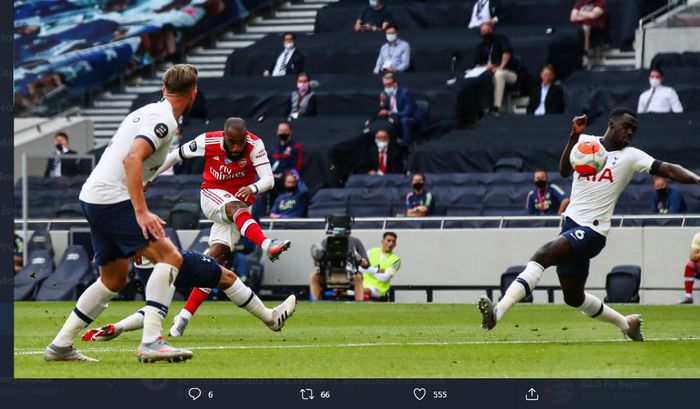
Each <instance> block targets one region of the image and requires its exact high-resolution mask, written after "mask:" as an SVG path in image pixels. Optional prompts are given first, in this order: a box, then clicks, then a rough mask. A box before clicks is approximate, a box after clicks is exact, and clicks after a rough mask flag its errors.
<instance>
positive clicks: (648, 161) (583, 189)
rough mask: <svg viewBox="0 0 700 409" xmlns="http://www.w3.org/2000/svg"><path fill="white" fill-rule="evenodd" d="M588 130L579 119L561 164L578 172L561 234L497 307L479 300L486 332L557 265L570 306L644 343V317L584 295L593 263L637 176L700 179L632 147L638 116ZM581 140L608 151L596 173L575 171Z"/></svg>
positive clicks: (625, 112)
mask: <svg viewBox="0 0 700 409" xmlns="http://www.w3.org/2000/svg"><path fill="white" fill-rule="evenodd" d="M586 126H587V117H586V116H585V115H583V116H578V117H576V118H574V120H573V130H572V133H571V135H570V137H569V141H568V143H567V144H566V148H565V149H564V152H563V153H562V156H561V159H560V161H559V173H560V174H561V175H562V176H563V177H568V176H570V175H572V174H574V178H573V183H572V186H571V203H570V204H569V207H568V208H567V209H566V212H564V214H563V216H565V221H564V225H563V227H562V230H561V233H560V234H559V236H558V237H557V238H555V239H554V240H552V241H550V242H549V243H547V244H545V245H544V246H542V247H541V248H540V249H539V250H537V251H536V252H535V254H534V256H532V258H531V259H530V261H529V262H528V263H527V266H526V267H525V270H524V271H523V272H522V273H520V274H519V275H518V277H517V278H516V279H515V280H514V281H513V283H512V284H511V285H510V286H509V287H508V289H507V290H506V292H505V294H504V295H503V298H502V299H501V301H500V302H499V303H498V304H497V305H495V306H494V305H493V303H492V301H491V300H490V299H489V298H488V297H486V296H483V297H481V298H480V299H479V302H478V308H479V311H480V312H481V315H482V323H481V326H482V327H483V328H484V329H486V330H491V329H493V328H494V327H495V326H496V324H497V323H498V322H499V321H500V320H502V319H503V317H504V316H505V314H506V313H507V312H508V310H509V309H510V308H511V307H512V306H513V305H515V303H517V302H518V301H520V300H521V299H523V298H524V297H525V296H526V295H528V294H530V292H531V291H532V290H533V289H534V288H535V287H536V286H537V283H538V282H539V280H540V278H541V277H542V274H544V270H545V269H547V268H548V267H550V266H557V275H558V276H559V282H560V284H561V289H562V292H563V293H564V302H566V304H567V305H569V306H571V307H574V308H578V309H579V310H581V312H583V313H584V314H586V315H588V316H589V317H591V318H595V319H597V320H600V321H604V322H609V323H611V324H613V325H615V326H616V327H618V328H619V329H620V330H622V333H623V334H624V335H626V336H627V337H629V338H630V339H632V340H634V341H643V340H644V337H643V335H642V328H641V326H642V318H641V316H640V315H637V314H634V315H628V316H626V317H625V316H623V315H622V314H620V313H619V312H617V311H615V310H614V309H612V308H610V307H609V306H607V305H605V304H603V302H602V301H601V300H600V299H598V298H597V297H596V296H594V295H592V294H589V293H587V292H586V291H585V285H586V278H587V277H588V269H589V265H590V260H591V259H592V258H593V257H595V256H596V255H598V253H600V251H601V250H602V249H603V247H605V242H606V236H607V234H608V231H609V230H610V218H611V216H612V213H613V210H614V209H615V204H616V203H617V199H618V198H619V196H620V194H621V193H622V191H623V190H624V189H625V187H626V186H627V184H628V183H629V182H630V180H631V179H632V177H633V176H634V174H635V173H649V174H651V175H659V176H663V177H667V178H670V179H672V180H675V181H677V182H680V183H687V184H690V183H694V184H700V177H699V176H698V175H696V174H694V173H693V172H690V171H688V170H687V169H685V168H683V167H681V166H679V165H674V164H671V163H665V162H662V161H659V160H655V159H654V158H652V157H651V156H649V155H647V154H646V153H644V152H643V151H641V150H639V149H637V148H633V147H631V146H629V145H630V142H631V140H632V138H633V137H634V133H635V132H636V130H637V115H636V113H635V112H634V111H632V110H630V109H627V108H617V109H615V110H613V111H612V112H611V113H610V117H609V119H608V128H607V130H606V132H605V135H604V136H603V137H602V138H601V137H596V136H592V135H584V134H582V133H583V131H584V130H585V129H586ZM579 141H582V142H584V141H588V142H591V143H592V144H594V145H595V144H598V143H601V144H602V145H603V147H604V148H605V149H606V150H607V151H608V155H607V160H606V162H605V164H604V166H603V167H602V169H600V170H599V171H598V172H597V173H595V174H591V175H588V176H585V175H581V174H579V172H575V171H574V168H573V167H572V164H571V162H570V160H569V156H570V154H571V151H572V149H573V148H574V145H576V144H577V143H578V142H579Z"/></svg>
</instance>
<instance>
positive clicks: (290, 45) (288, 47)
mask: <svg viewBox="0 0 700 409" xmlns="http://www.w3.org/2000/svg"><path fill="white" fill-rule="evenodd" d="M284 48H285V49H287V50H291V49H292V48H294V43H287V42H285V43H284Z"/></svg>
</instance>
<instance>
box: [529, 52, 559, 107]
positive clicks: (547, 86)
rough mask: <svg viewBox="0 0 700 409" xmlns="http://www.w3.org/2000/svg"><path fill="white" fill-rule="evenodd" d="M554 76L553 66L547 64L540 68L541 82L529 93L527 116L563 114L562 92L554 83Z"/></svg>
mask: <svg viewBox="0 0 700 409" xmlns="http://www.w3.org/2000/svg"><path fill="white" fill-rule="evenodd" d="M555 78H556V75H555V73H554V66H552V65H551V64H547V65H545V66H544V67H543V68H542V72H541V73H540V79H541V80H542V82H541V83H540V85H539V86H537V87H532V90H531V91H530V102H529V103H528V105H527V114H528V115H549V114H563V113H564V108H565V105H564V90H562V88H561V87H560V86H559V85H557V84H555V83H554V79H555Z"/></svg>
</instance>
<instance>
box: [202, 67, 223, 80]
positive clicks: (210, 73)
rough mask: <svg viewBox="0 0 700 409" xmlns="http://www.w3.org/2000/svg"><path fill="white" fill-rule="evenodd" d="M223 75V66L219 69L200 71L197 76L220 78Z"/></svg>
mask: <svg viewBox="0 0 700 409" xmlns="http://www.w3.org/2000/svg"><path fill="white" fill-rule="evenodd" d="M223 76H224V67H221V69H220V70H211V71H200V72H199V78H221V77H223Z"/></svg>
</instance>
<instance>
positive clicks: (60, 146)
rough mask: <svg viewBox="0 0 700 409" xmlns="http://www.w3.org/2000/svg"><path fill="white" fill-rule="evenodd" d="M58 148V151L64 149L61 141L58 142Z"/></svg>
mask: <svg viewBox="0 0 700 409" xmlns="http://www.w3.org/2000/svg"><path fill="white" fill-rule="evenodd" d="M56 150H57V151H62V150H63V145H61V144H60V143H57V144H56Z"/></svg>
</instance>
